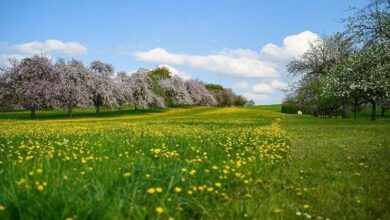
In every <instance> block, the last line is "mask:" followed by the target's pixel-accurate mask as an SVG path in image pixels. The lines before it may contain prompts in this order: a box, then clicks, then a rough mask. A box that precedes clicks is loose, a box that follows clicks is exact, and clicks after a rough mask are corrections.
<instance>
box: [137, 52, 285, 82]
mask: <svg viewBox="0 0 390 220" xmlns="http://www.w3.org/2000/svg"><path fill="white" fill-rule="evenodd" d="M134 56H135V58H136V59H138V60H142V61H149V62H156V63H166V64H170V65H187V66H190V67H193V68H196V69H202V70H206V71H210V72H213V73H219V74H225V75H230V76H235V77H246V78H269V77H277V76H278V74H277V71H276V70H275V68H274V67H273V65H272V64H271V63H269V62H263V61H261V60H258V59H253V58H249V57H245V56H237V55H236V54H235V55H229V54H213V55H205V56H199V55H188V54H174V53H169V52H168V51H166V50H165V49H163V48H155V49H152V50H149V51H146V52H142V51H138V52H135V53H134Z"/></svg>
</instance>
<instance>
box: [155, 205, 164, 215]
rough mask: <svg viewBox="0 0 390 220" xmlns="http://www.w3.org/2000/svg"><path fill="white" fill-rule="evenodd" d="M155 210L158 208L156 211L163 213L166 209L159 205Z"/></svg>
mask: <svg viewBox="0 0 390 220" xmlns="http://www.w3.org/2000/svg"><path fill="white" fill-rule="evenodd" d="M155 210H156V212H157V213H158V214H161V213H163V212H164V209H163V208H162V207H157V208H156V209H155Z"/></svg>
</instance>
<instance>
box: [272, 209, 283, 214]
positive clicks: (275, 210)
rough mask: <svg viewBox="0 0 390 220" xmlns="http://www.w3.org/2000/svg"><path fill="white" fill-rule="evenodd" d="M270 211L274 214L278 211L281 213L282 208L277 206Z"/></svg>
mask: <svg viewBox="0 0 390 220" xmlns="http://www.w3.org/2000/svg"><path fill="white" fill-rule="evenodd" d="M272 212H273V213H275V214H278V213H281V212H282V210H281V209H279V208H274V210H272Z"/></svg>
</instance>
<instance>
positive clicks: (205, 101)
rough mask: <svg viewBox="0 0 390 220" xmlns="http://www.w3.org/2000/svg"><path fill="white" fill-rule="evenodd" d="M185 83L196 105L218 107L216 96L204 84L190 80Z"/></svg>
mask: <svg viewBox="0 0 390 220" xmlns="http://www.w3.org/2000/svg"><path fill="white" fill-rule="evenodd" d="M184 83H185V86H186V89H187V91H188V93H189V95H190V97H191V99H192V103H193V104H194V105H217V101H216V100H215V98H214V96H213V95H212V94H211V92H210V91H209V90H208V89H207V88H206V87H205V86H204V85H203V83H202V82H200V81H199V80H195V79H189V80H186V81H185V82H184Z"/></svg>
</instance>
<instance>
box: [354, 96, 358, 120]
mask: <svg viewBox="0 0 390 220" xmlns="http://www.w3.org/2000/svg"><path fill="white" fill-rule="evenodd" d="M354 100H355V103H354V107H355V112H354V113H353V118H354V119H355V120H356V114H357V110H358V99H357V98H354Z"/></svg>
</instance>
